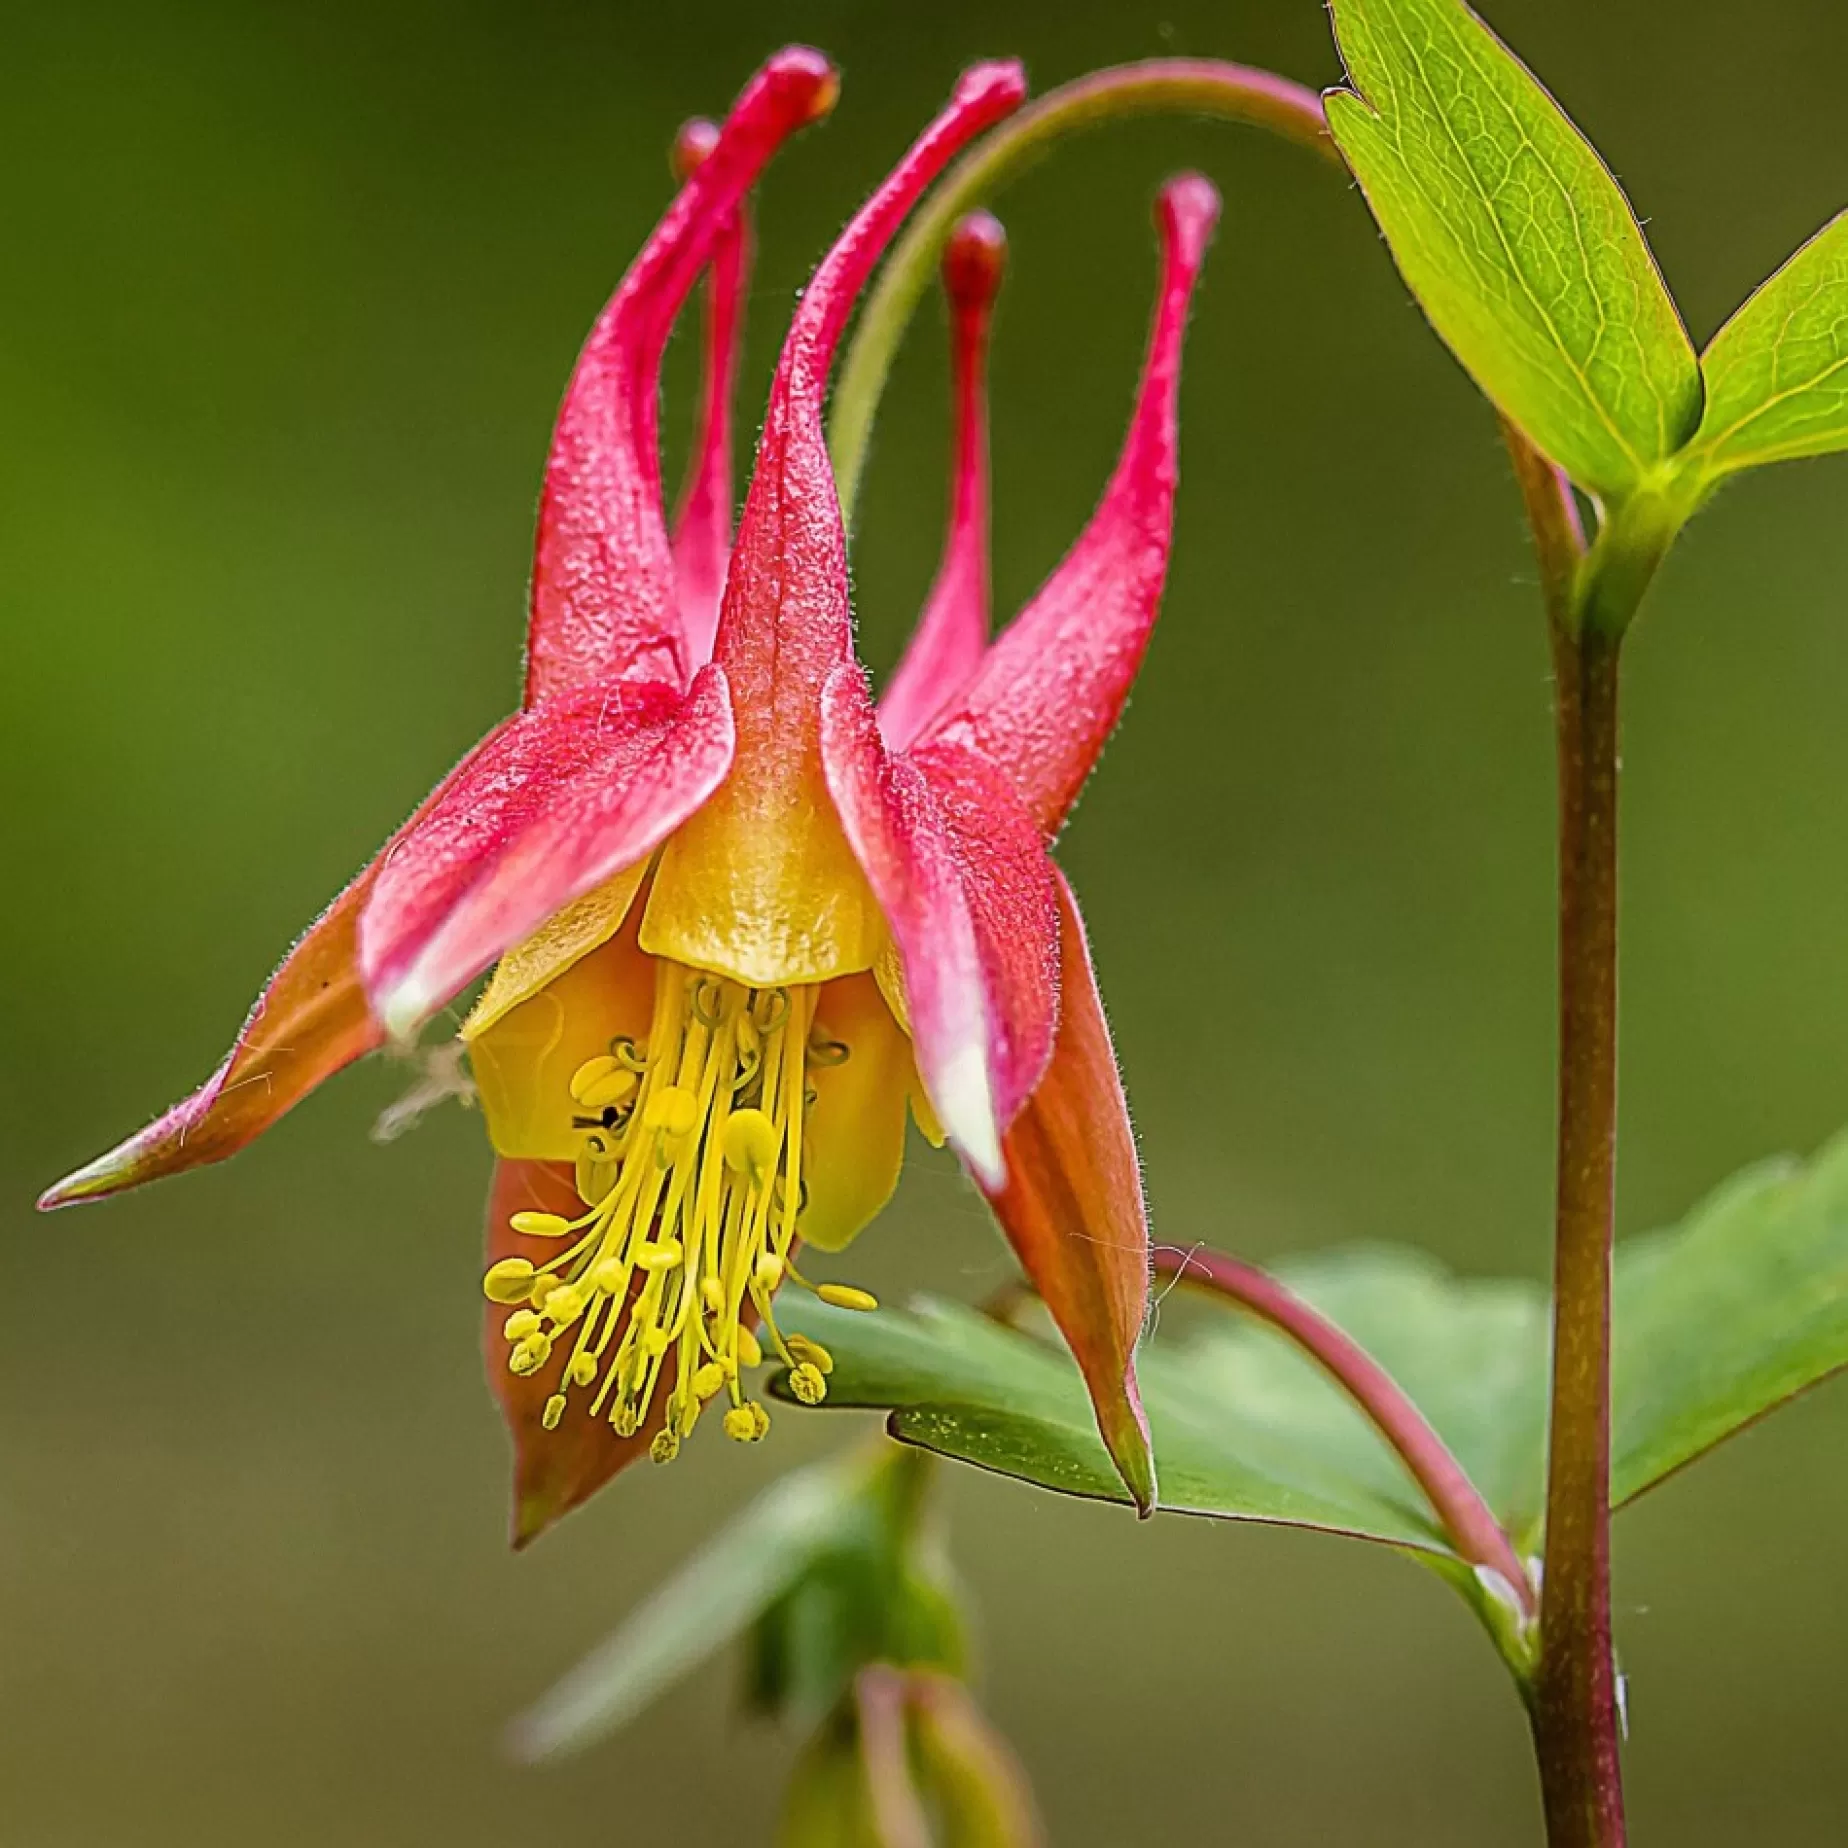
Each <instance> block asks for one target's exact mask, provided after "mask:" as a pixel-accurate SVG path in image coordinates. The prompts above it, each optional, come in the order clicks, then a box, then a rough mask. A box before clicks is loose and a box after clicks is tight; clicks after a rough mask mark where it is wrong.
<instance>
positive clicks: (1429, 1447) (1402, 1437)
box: [1155, 1249, 1534, 1616]
mask: <svg viewBox="0 0 1848 1848" xmlns="http://www.w3.org/2000/svg"><path fill="white" fill-rule="evenodd" d="M1155 1271H1156V1274H1157V1275H1158V1276H1165V1277H1174V1278H1176V1279H1178V1280H1179V1281H1181V1282H1183V1283H1191V1284H1197V1285H1200V1286H1203V1287H1204V1288H1206V1289H1209V1290H1212V1291H1213V1292H1214V1293H1215V1294H1217V1295H1220V1296H1224V1297H1227V1298H1229V1299H1230V1300H1231V1301H1233V1302H1235V1303H1237V1304H1238V1305H1239V1306H1240V1307H1241V1308H1243V1309H1248V1310H1249V1311H1250V1312H1251V1313H1252V1314H1253V1315H1255V1316H1257V1317H1258V1318H1259V1319H1260V1320H1261V1321H1265V1322H1268V1323H1270V1325H1271V1326H1272V1327H1273V1328H1275V1329H1277V1330H1278V1331H1279V1332H1280V1333H1281V1334H1284V1335H1287V1336H1288V1337H1289V1338H1290V1339H1291V1340H1292V1341H1294V1342H1295V1343H1296V1345H1297V1346H1298V1347H1299V1348H1301V1349H1302V1350H1303V1352H1304V1353H1305V1354H1307V1355H1308V1356H1309V1358H1310V1359H1311V1360H1313V1361H1314V1362H1315V1363H1316V1365H1317V1366H1319V1367H1320V1368H1322V1370H1323V1371H1324V1372H1325V1373H1327V1374H1328V1375H1329V1377H1330V1378H1331V1379H1333V1380H1334V1382H1335V1383H1336V1385H1338V1386H1339V1387H1340V1388H1341V1389H1342V1391H1343V1392H1345V1393H1346V1394H1347V1395H1348V1397H1349V1398H1351V1399H1352V1400H1353V1401H1354V1403H1355V1404H1356V1405H1358V1406H1359V1407H1360V1409H1361V1410H1362V1411H1363V1412H1365V1413H1366V1415H1367V1417H1368V1419H1369V1420H1370V1421H1371V1422H1372V1424H1373V1427H1374V1429H1375V1430H1376V1431H1378V1432H1379V1434H1380V1435H1381V1436H1382V1437H1383V1438H1384V1439H1385V1440H1386V1442H1387V1443H1388V1444H1390V1445H1391V1446H1392V1448H1393V1452H1394V1454H1395V1455H1396V1456H1397V1457H1398V1458H1399V1461H1400V1462H1401V1463H1403V1464H1404V1465H1405V1467H1406V1470H1407V1472H1408V1473H1409V1474H1410V1475H1411V1477H1412V1479H1413V1480H1414V1481H1415V1482H1416V1483H1417V1484H1418V1486H1419V1487H1420V1488H1421V1489H1422V1490H1423V1491H1424V1493H1425V1498H1426V1499H1427V1500H1428V1501H1429V1502H1430V1504H1431V1507H1432V1509H1433V1510H1434V1512H1435V1513H1436V1515H1437V1518H1438V1522H1439V1524H1440V1525H1441V1526H1442V1527H1443V1530H1444V1532H1445V1534H1446V1535H1448V1537H1449V1539H1450V1543H1451V1545H1452V1546H1454V1547H1455V1548H1456V1550H1457V1552H1458V1554H1459V1555H1460V1556H1461V1557H1462V1558H1463V1559H1465V1560H1467V1561H1468V1562H1469V1564H1471V1565H1472V1566H1481V1567H1486V1568H1487V1569H1488V1570H1489V1571H1491V1572H1494V1573H1496V1574H1497V1575H1498V1576H1499V1577H1501V1578H1503V1579H1505V1580H1506V1581H1507V1583H1508V1586H1509V1588H1510V1590H1512V1591H1513V1593H1514V1595H1515V1597H1516V1598H1518V1599H1519V1600H1520V1605H1521V1609H1522V1611H1523V1613H1525V1614H1526V1615H1528V1616H1532V1615H1533V1611H1534V1591H1533V1586H1532V1585H1531V1584H1530V1583H1529V1582H1528V1577H1527V1571H1526V1568H1525V1567H1524V1566H1523V1565H1522V1564H1521V1560H1520V1555H1519V1554H1517V1553H1516V1552H1515V1550H1514V1544H1513V1542H1512V1541H1510V1540H1509V1538H1508V1536H1507V1535H1506V1534H1505V1533H1504V1532H1503V1531H1502V1528H1501V1523H1500V1522H1499V1521H1497V1520H1496V1518H1495V1516H1494V1514H1493V1513H1492V1512H1491V1511H1490V1509H1489V1505H1488V1503H1487V1502H1485V1501H1484V1500H1483V1499H1482V1496H1481V1494H1480V1493H1479V1492H1478V1491H1477V1488H1476V1485H1475V1484H1474V1483H1473V1482H1471V1481H1470V1479H1469V1477H1468V1475H1467V1474H1466V1473H1465V1471H1464V1468H1463V1466H1462V1464H1460V1463H1459V1462H1458V1461H1457V1460H1456V1458H1455V1457H1454V1456H1452V1455H1451V1454H1450V1449H1449V1446H1448V1445H1446V1444H1445V1442H1444V1440H1443V1439H1442V1438H1441V1437H1439V1436H1438V1434H1437V1433H1436V1431H1434V1430H1433V1429H1432V1428H1431V1426H1430V1425H1429V1424H1428V1423H1427V1422H1426V1420H1425V1417H1424V1414H1423V1413H1422V1412H1420V1411H1419V1409H1418V1407H1417V1406H1415V1405H1414V1404H1413V1403H1412V1402H1411V1400H1410V1399H1409V1398H1407V1397H1406V1395H1405V1393H1404V1392H1403V1391H1402V1390H1401V1389H1400V1387H1399V1386H1398V1384H1397V1382H1395V1381H1394V1379H1393V1377H1392V1375H1391V1374H1389V1373H1388V1372H1387V1371H1386V1369H1385V1368H1384V1367H1382V1366H1381V1365H1380V1364H1379V1362H1378V1361H1376V1360H1375V1359H1374V1358H1373V1356H1372V1355H1371V1354H1369V1353H1368V1352H1367V1351H1366V1349H1365V1348H1363V1347H1361V1346H1360V1344H1359V1343H1358V1342H1356V1341H1354V1340H1353V1339H1351V1338H1350V1337H1349V1336H1347V1335H1345V1334H1343V1333H1342V1331H1341V1330H1340V1329H1339V1328H1337V1327H1336V1326H1335V1325H1334V1323H1333V1322H1331V1321H1329V1320H1328V1318H1327V1317H1326V1316H1323V1315H1319V1314H1318V1313H1317V1312H1316V1311H1315V1310H1314V1309H1312V1308H1310V1306H1309V1305H1308V1304H1307V1303H1306V1302H1304V1301H1303V1299H1302V1298H1301V1297H1300V1296H1298V1295H1296V1294H1295V1293H1294V1292H1293V1291H1291V1290H1287V1289H1285V1288H1284V1286H1283V1285H1282V1284H1280V1283H1279V1282H1278V1281H1277V1280H1276V1278H1274V1277H1270V1276H1267V1275H1266V1274H1265V1273H1264V1272H1263V1271H1261V1270H1259V1269H1257V1268H1256V1266H1255V1265H1250V1264H1243V1263H1240V1261H1239V1260H1238V1259H1237V1258H1229V1257H1227V1256H1226V1255H1225V1254H1224V1253H1223V1252H1218V1251H1208V1250H1205V1249H1196V1250H1193V1251H1172V1250H1170V1251H1158V1252H1156V1254H1155Z"/></svg>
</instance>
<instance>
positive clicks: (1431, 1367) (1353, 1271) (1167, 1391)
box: [783, 1248, 1545, 1559]
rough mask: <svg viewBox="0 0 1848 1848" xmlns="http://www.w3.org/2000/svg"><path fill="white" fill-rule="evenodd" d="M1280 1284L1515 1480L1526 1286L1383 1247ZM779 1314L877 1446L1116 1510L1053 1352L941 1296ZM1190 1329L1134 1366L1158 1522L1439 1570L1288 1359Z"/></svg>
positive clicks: (1223, 1318)
mask: <svg viewBox="0 0 1848 1848" xmlns="http://www.w3.org/2000/svg"><path fill="white" fill-rule="evenodd" d="M1280 1274H1281V1275H1283V1276H1284V1277H1285V1280H1286V1281H1287V1282H1288V1283H1289V1284H1290V1286H1291V1288H1293V1289H1295V1290H1297V1291H1299V1292H1300V1293H1301V1294H1302V1295H1303V1296H1305V1297H1306V1298H1307V1299H1308V1300H1310V1301H1311V1302H1313V1303H1314V1304H1315V1305H1316V1306H1317V1307H1318V1308H1320V1309H1322V1310H1323V1311H1324V1312H1325V1313H1328V1314H1330V1315H1333V1316H1334V1317H1335V1318H1336V1319H1338V1320H1339V1321H1341V1323H1342V1325H1343V1326H1344V1327H1346V1328H1347V1329H1348V1330H1349V1332H1350V1333H1351V1334H1352V1335H1354V1337H1355V1338H1356V1339H1357V1340H1359V1341H1360V1342H1361V1343H1362V1344H1363V1345H1364V1346H1367V1347H1368V1348H1370V1349H1371V1350H1372V1351H1373V1353H1374V1354H1375V1357H1376V1358H1377V1359H1379V1360H1380V1361H1381V1363H1382V1364H1383V1365H1385V1366H1386V1367H1387V1368H1388V1369H1389V1370H1391V1371H1393V1372H1395V1373H1396V1374H1397V1375H1398V1376H1399V1377H1400V1378H1401V1380H1402V1383H1404V1384H1405V1385H1406V1386H1407V1387H1408V1389H1410V1390H1412V1391H1413V1392H1414V1395H1415V1396H1418V1397H1419V1398H1420V1403H1421V1404H1422V1406H1423V1409H1424V1411H1425V1413H1426V1415H1427V1416H1428V1417H1430V1418H1431V1419H1432V1421H1433V1422H1434V1423H1435V1424H1436V1425H1437V1427H1438V1429H1439V1430H1440V1431H1442V1432H1443V1433H1444V1435H1445V1437H1446V1439H1447V1440H1448V1441H1449V1442H1450V1443H1451V1445H1452V1447H1453V1448H1454V1449H1455V1450H1456V1453H1457V1455H1458V1457H1459V1459H1460V1460H1461V1461H1462V1462H1463V1463H1464V1465H1465V1467H1466V1468H1469V1469H1470V1470H1471V1472H1472V1474H1473V1475H1478V1476H1479V1479H1481V1480H1484V1481H1490V1482H1492V1481H1496V1480H1506V1481H1523V1480H1525V1479H1526V1478H1527V1477H1530V1476H1531V1475H1532V1473H1533V1469H1534V1466H1535V1463H1536V1460H1537V1458H1538V1456H1539V1454H1540V1440H1539V1430H1540V1427H1541V1425H1542V1423H1543V1421H1544V1405H1543V1404H1542V1403H1541V1400H1540V1397H1539V1394H1538V1392H1537V1391H1536V1386H1535V1383H1536V1381H1537V1379H1538V1377H1539V1367H1540V1365H1541V1363H1542V1362H1543V1360H1544V1353H1545V1328H1544V1325H1543V1320H1542V1313H1541V1307H1540V1303H1539V1296H1538V1292H1537V1291H1530V1290H1524V1289H1523V1288H1522V1287H1521V1286H1518V1285H1516V1286H1504V1285H1465V1284H1460V1283H1458V1282H1456V1281H1455V1280H1454V1279H1452V1278H1449V1277H1447V1276H1445V1275H1444V1274H1443V1272H1442V1271H1441V1270H1440V1269H1439V1268H1438V1267H1437V1265H1436V1264H1435V1262H1434V1261H1433V1260H1431V1259H1428V1258H1426V1257H1424V1256H1423V1255H1422V1254H1421V1253H1418V1252H1413V1251H1396V1250H1387V1249H1383V1248H1382V1249H1367V1250H1361V1251H1354V1252H1346V1253H1337V1254H1333V1255H1331V1256H1327V1257H1324V1258H1321V1259H1319V1260H1316V1261H1315V1262H1313V1263H1309V1264H1299V1265H1294V1266H1289V1267H1280ZM783 1320H784V1321H785V1322H789V1323H794V1324H798V1325H799V1326H800V1327H801V1329H802V1331H803V1332H804V1333H805V1334H809V1335H811V1336H813V1337H814V1338H815V1339H817V1340H820V1341H822V1342H824V1343H825V1344H826V1346H827V1347H828V1348H829V1350H830V1351H831V1352H832V1354H833V1356H834V1363H835V1366H834V1373H833V1375H832V1376H831V1377H830V1379H829V1382H828V1403H829V1404H830V1405H856V1406H872V1407H884V1408H890V1409H892V1410H893V1411H894V1417H893V1421H892V1429H893V1433H894V1435H896V1436H898V1437H901V1438H904V1439H906V1440H908V1441H910V1442H912V1443H917V1444H922V1445H924V1446H925V1447H926V1448H928V1449H931V1450H935V1451H938V1452H940V1453H941V1454H943V1455H946V1456H952V1457H957V1458H959V1459H961V1460H962V1461H964V1462H969V1463H978V1464H981V1465H982V1466H984V1467H985V1468H989V1469H995V1470H999V1471H1001V1472H1002V1473H1003V1474H1006V1475H1012V1476H1019V1477H1022V1478H1024V1479H1025V1480H1027V1481H1031V1482H1037V1483H1039V1484H1040V1485H1042V1486H1043V1487H1046V1488H1051V1489H1058V1490H1060V1491H1062V1492H1064V1493H1066V1494H1071V1495H1080V1496H1086V1497H1091V1498H1095V1499H1100V1500H1109V1501H1126V1500H1127V1496H1126V1494H1125V1492H1124V1490H1123V1486H1122V1483H1121V1481H1120V1480H1119V1479H1118V1477H1117V1474H1116V1471H1115V1470H1114V1469H1113V1468H1112V1467H1111V1464H1110V1459H1109V1456H1108V1455H1107V1453H1106V1452H1105V1450H1104V1447H1103V1445H1102V1443H1101V1441H1100V1440H1099V1439H1098V1436H1097V1427H1096V1424H1095V1422H1094V1420H1093V1419H1092V1416H1091V1411H1090V1403H1089V1401H1088V1399H1087V1398H1086V1397H1085V1393H1084V1389H1083V1386H1082V1385H1081V1383H1080V1382H1079V1379H1078V1375H1077V1373H1076V1371H1075V1370H1074V1369H1073V1367H1072V1365H1071V1363H1070V1361H1069V1360H1068V1359H1067V1358H1066V1356H1065V1354H1064V1352H1063V1350H1061V1349H1059V1348H1057V1347H1055V1346H1053V1345H1052V1344H1050V1343H1048V1342H1042V1341H1040V1340H1037V1339H1035V1338H1033V1337H1032V1336H1029V1335H1026V1334H1023V1333H1020V1332H1018V1331H1016V1330H1014V1329H1011V1328H1006V1327H1003V1326H1001V1325H1000V1324H999V1323H996V1322H992V1321H990V1320H989V1319H988V1318H986V1317H984V1316H981V1315H977V1314H975V1313H974V1312H972V1311H970V1310H967V1309H962V1308H959V1307H956V1306H954V1305H951V1304H947V1303H939V1302H925V1303H921V1304H919V1305H918V1306H917V1307H916V1308H915V1309H913V1310H912V1311H910V1312H897V1311H890V1310H881V1311H878V1312H876V1313H874V1314H871V1315H857V1314H854V1313H852V1312H850V1311H844V1310H831V1309H829V1308H827V1307H826V1306H825V1305H823V1304H819V1303H809V1302H804V1303H801V1304H799V1305H796V1306H793V1307H791V1308H790V1309H788V1310H787V1311H784V1312H783ZM1195 1324H1196V1325H1195V1327H1194V1328H1193V1330H1192V1331H1191V1332H1190V1333H1188V1334H1187V1335H1185V1336H1183V1337H1181V1338H1178V1339H1166V1338H1164V1339H1158V1340H1156V1341H1154V1342H1153V1343H1151V1344H1150V1345H1149V1346H1148V1347H1147V1348H1145V1350H1144V1352H1143V1355H1142V1358H1141V1361H1140V1364H1139V1366H1138V1375H1139V1378H1140V1381H1141V1385H1142V1399H1143V1405H1144V1407H1145V1409H1146V1410H1147V1412H1148V1416H1149V1424H1150V1428H1151V1430H1152V1431H1153V1433H1154V1438H1155V1451H1156V1456H1157V1458H1158V1459H1159V1462H1160V1467H1161V1491H1162V1496H1161V1505H1162V1507H1163V1508H1164V1509H1166V1510H1168V1511H1169V1512H1177V1513H1186V1514H1204V1515H1213V1516H1218V1517H1220V1518H1223V1519H1228V1520H1249V1521H1267V1522H1276V1523H1279V1524H1282V1525H1285V1526H1293V1527H1313V1528H1321V1529H1324V1530H1327V1531H1330V1532H1335V1533H1349V1534H1355V1535H1358V1536H1359V1537H1361V1538H1364V1539H1371V1540H1383V1541H1387V1542H1390V1543H1392V1544H1394V1545H1398V1546H1406V1547H1411V1548H1414V1549H1417V1550H1419V1551H1421V1552H1425V1553H1428V1554H1431V1555H1433V1556H1435V1557H1439V1558H1444V1559H1450V1558H1453V1557H1454V1555H1453V1554H1452V1553H1451V1549H1450V1547H1449V1545H1448V1543H1447V1542H1446V1540H1445V1538H1444V1536H1443V1534H1442V1532H1441V1530H1440V1529H1439V1528H1438V1527H1437V1525H1436V1524H1435V1522H1434V1521H1433V1519H1432V1517H1431V1515H1430V1512H1429V1510H1428V1509H1427V1508H1426V1506H1425V1503H1424V1500H1423V1497H1422V1496H1421V1495H1420V1494H1419V1492H1418V1490H1417V1488H1416V1487H1415V1486H1414V1485H1413V1484H1412V1482H1411V1480H1410V1479H1409V1478H1408V1477H1407V1476H1406V1474H1405V1472H1404V1471H1403V1470H1402V1469H1401V1468H1400V1466H1399V1463H1398V1460H1397V1458H1395V1457H1394V1456H1393V1454H1392V1453H1391V1451H1390V1450H1388V1449H1387V1448H1386V1446H1385V1445H1384V1444H1383V1443H1382V1442H1381V1441H1380V1439H1379V1438H1378V1437H1377V1436H1376V1435H1375V1433H1374V1431H1373V1427H1372V1426H1371V1425H1370V1424H1369V1423H1368V1422H1367V1420H1366V1419H1365V1417H1364V1416H1363V1415H1362V1414H1361V1413H1360V1412H1358V1411H1357V1410H1356V1409H1355V1408H1354V1406H1353V1404H1352V1403H1351V1402H1350V1401H1349V1400H1348V1399H1347V1398H1346V1397H1345V1396H1344V1395H1343V1394H1342V1393H1341V1392H1339V1391H1338V1390H1337V1389H1336V1388H1335V1387H1333V1386H1332V1385H1330V1384H1329V1383H1328V1381H1327V1379H1326V1377H1325V1376H1324V1375H1323V1374H1322V1373H1321V1372H1320V1371H1319V1370H1318V1369H1317V1368H1316V1367H1314V1366H1313V1365H1312V1364H1311V1363H1310V1362H1309V1361H1307V1360H1305V1359H1304V1358H1303V1357H1302V1355H1301V1354H1300V1352H1299V1351H1298V1350H1297V1349H1296V1348H1295V1347H1294V1346H1292V1345H1291V1344H1290V1343H1289V1342H1287V1341H1286V1340H1284V1339H1283V1337H1281V1336H1280V1335H1277V1334H1275V1333H1274V1332H1273V1331H1271V1330H1270V1329H1268V1328H1265V1327H1262V1326H1259V1325H1257V1324H1255V1323H1251V1322H1248V1321H1246V1320H1245V1319H1244V1318H1243V1317H1240V1316H1235V1315H1218V1314H1210V1315H1209V1316H1207V1317H1206V1318H1204V1319H1203V1320H1202V1319H1201V1318H1195ZM1420 1388H1422V1391H1420Z"/></svg>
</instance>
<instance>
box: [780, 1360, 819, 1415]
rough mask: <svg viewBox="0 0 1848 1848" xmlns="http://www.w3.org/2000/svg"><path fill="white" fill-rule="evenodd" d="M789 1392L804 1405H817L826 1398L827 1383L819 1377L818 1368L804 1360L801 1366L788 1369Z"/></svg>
mask: <svg viewBox="0 0 1848 1848" xmlns="http://www.w3.org/2000/svg"><path fill="white" fill-rule="evenodd" d="M789 1390H790V1391H791V1392H793V1393H794V1394H795V1395H796V1397H797V1398H798V1399H800V1400H801V1401H802V1403H803V1404H804V1405H819V1404H820V1403H821V1402H822V1400H823V1399H825V1398H826V1397H827V1396H828V1382H827V1381H826V1380H824V1379H823V1378H822V1377H821V1369H820V1368H819V1367H817V1366H816V1365H814V1363H813V1362H811V1361H806V1360H805V1361H804V1362H803V1363H802V1364H801V1366H799V1367H791V1368H790V1370H789Z"/></svg>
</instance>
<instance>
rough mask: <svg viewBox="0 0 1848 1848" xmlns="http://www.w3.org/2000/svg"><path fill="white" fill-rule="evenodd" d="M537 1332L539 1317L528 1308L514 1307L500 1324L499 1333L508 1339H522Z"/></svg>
mask: <svg viewBox="0 0 1848 1848" xmlns="http://www.w3.org/2000/svg"><path fill="white" fill-rule="evenodd" d="M538 1332H539V1318H538V1316H536V1315H535V1314H534V1313H533V1312H532V1310H530V1309H516V1310H515V1311H514V1312H513V1314H512V1315H510V1316H509V1317H508V1318H507V1319H506V1321H504V1322H503V1323H502V1324H501V1333H502V1334H503V1335H505V1336H506V1337H507V1339H508V1340H509V1341H524V1340H525V1339H526V1337H527V1336H528V1335H536V1334H537V1333H538Z"/></svg>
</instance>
